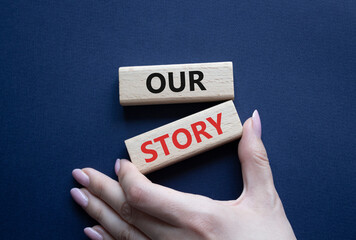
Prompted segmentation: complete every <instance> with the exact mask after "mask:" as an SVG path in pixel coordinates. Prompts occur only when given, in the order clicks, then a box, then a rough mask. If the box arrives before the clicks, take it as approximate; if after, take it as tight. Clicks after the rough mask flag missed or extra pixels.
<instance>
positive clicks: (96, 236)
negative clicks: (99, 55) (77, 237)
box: [84, 227, 103, 240]
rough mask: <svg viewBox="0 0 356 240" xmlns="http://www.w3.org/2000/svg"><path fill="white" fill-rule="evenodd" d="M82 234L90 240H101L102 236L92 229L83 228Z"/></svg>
mask: <svg viewBox="0 0 356 240" xmlns="http://www.w3.org/2000/svg"><path fill="white" fill-rule="evenodd" d="M84 233H85V235H87V236H88V238H90V239H91V240H103V236H101V234H100V233H98V232H97V231H96V230H95V229H94V228H91V227H87V228H84Z"/></svg>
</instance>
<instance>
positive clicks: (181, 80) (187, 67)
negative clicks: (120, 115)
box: [119, 62, 234, 106]
mask: <svg viewBox="0 0 356 240" xmlns="http://www.w3.org/2000/svg"><path fill="white" fill-rule="evenodd" d="M119 94H120V103H121V105H123V106H128V105H147V104H168V103H191V102H209V101H222V100H230V99H234V79H233V70H232V62H215V63H193V64H177V65H157V66H139V67H120V68H119Z"/></svg>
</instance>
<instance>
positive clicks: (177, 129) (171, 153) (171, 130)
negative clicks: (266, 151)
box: [125, 100, 242, 174]
mask: <svg viewBox="0 0 356 240" xmlns="http://www.w3.org/2000/svg"><path fill="white" fill-rule="evenodd" d="M241 135H242V125H241V122H240V118H239V116H238V114H237V111H236V108H235V105H234V103H233V102H232V101H231V100H230V101H227V102H224V103H221V104H219V105H216V106H214V107H211V108H208V109H206V110H203V111H201V112H198V113H195V114H193V115H190V116H188V117H185V118H182V119H180V120H177V121H175V122H172V123H169V124H167V125H164V126H162V127H159V128H156V129H154V130H151V131H149V132H146V133H143V134H141V135H138V136H136V137H133V138H130V139H128V140H126V141H125V144H126V148H127V150H128V152H129V155H130V158H131V161H132V163H133V164H135V165H136V167H137V168H138V169H139V170H140V171H141V172H142V173H144V174H145V173H149V172H152V171H155V170H158V169H160V168H163V167H166V166H168V165H171V164H173V163H176V162H179V161H181V160H184V159H186V158H189V157H191V156H194V155H196V154H198V153H201V152H204V151H207V150H210V149H212V148H214V147H217V146H220V145H222V144H225V143H227V142H230V141H233V140H235V139H237V138H239V137H240V136H241Z"/></svg>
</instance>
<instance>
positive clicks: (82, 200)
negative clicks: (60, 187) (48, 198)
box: [70, 188, 88, 207]
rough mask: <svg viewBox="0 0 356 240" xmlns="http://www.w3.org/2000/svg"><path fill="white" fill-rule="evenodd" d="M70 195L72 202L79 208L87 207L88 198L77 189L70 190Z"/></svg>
mask: <svg viewBox="0 0 356 240" xmlns="http://www.w3.org/2000/svg"><path fill="white" fill-rule="evenodd" d="M70 194H71V195H72V197H73V199H74V201H75V202H76V203H78V204H79V205H80V206H81V207H86V206H88V197H87V196H86V195H85V194H84V192H83V191H82V190H80V189H79V188H72V189H71V190H70Z"/></svg>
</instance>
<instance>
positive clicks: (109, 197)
mask: <svg viewBox="0 0 356 240" xmlns="http://www.w3.org/2000/svg"><path fill="white" fill-rule="evenodd" d="M72 175H73V177H74V178H75V179H76V180H77V181H78V182H79V183H80V184H82V185H83V186H84V187H86V188H87V189H88V190H89V191H90V192H91V193H93V194H94V195H96V196H97V197H98V198H100V199H101V200H103V201H104V202H106V203H107V204H108V205H109V206H110V207H112V208H113V209H114V210H115V211H116V212H117V213H119V214H120V207H121V206H122V205H123V203H124V202H125V201H126V199H125V194H124V192H123V190H122V188H121V186H120V184H119V183H118V182H117V181H115V180H114V179H112V178H110V177H108V176H106V175H105V174H102V173H101V172H99V171H96V170H95V169H92V168H84V169H83V170H80V169H74V170H73V172H72Z"/></svg>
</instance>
